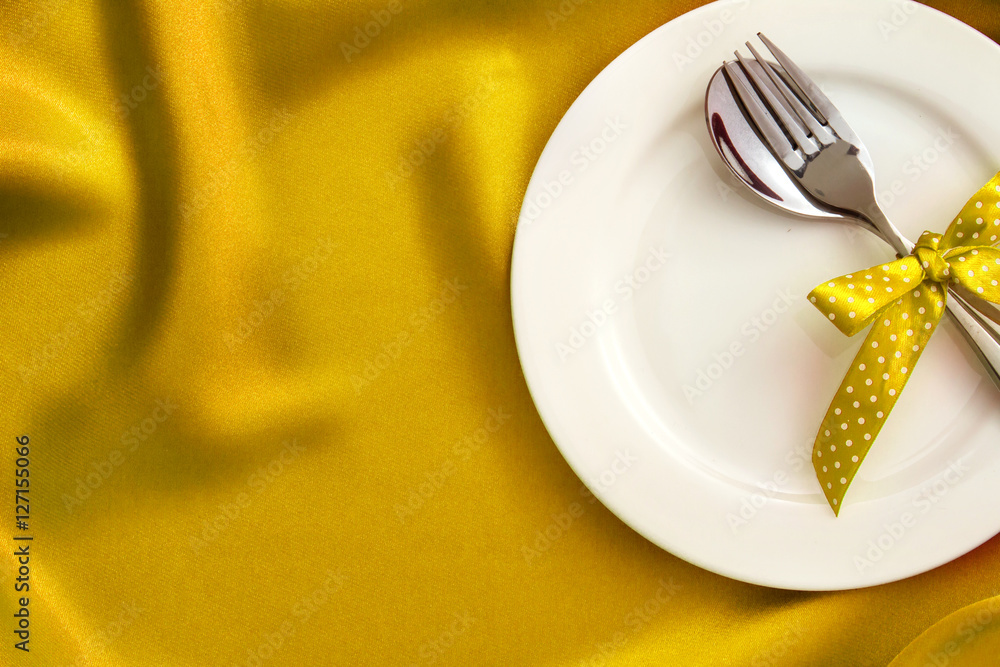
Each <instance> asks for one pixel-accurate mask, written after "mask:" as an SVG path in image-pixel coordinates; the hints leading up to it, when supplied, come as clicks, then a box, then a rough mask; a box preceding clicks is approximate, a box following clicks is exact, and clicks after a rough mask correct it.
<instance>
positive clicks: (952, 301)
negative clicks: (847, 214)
mask: <svg viewBox="0 0 1000 667" xmlns="http://www.w3.org/2000/svg"><path fill="white" fill-rule="evenodd" d="M867 217H868V220H869V222H871V224H872V225H873V226H874V228H875V230H874V231H876V232H877V233H878V235H879V236H881V237H882V238H883V239H884V240H885V241H886V242H887V243H889V245H891V246H892V247H893V249H894V250H895V251H896V253H897V254H898V255H899V256H900V257H904V256H906V255H909V254H910V253H912V252H913V243H911V242H910V241H909V240H908V239H907V238H906V237H905V236H903V235H902V234H901V233H900V231H899V230H898V229H896V227H895V225H893V224H892V222H890V221H889V218H888V217H886V215H885V212H884V211H882V208H881V207H879V206H878V205H877V204H876V205H875V206H873V207H872V208H870V209H868V216H867ZM947 304H948V305H947V308H948V314H949V315H951V317H952V319H953V320H955V322H957V323H958V325H959V329H960V330H961V331H962V335H963V336H965V339H966V340H967V341H969V345H971V346H972V349H973V351H974V352H975V353H976V356H977V357H979V360H980V361H981V362H982V364H983V366H984V367H985V368H986V374H987V375H989V376H990V379H991V380H993V383H994V384H995V385H996V386H997V387H1000V325H998V323H997V322H995V321H993V320H991V319H989V318H988V317H984V316H983V315H982V314H981V313H979V312H978V311H977V310H976V309H975V308H974V307H973V306H972V305H971V304H970V303H969V301H968V300H966V299H965V297H963V296H962V295H961V294H959V293H958V291H957V290H955V288H954V287H952V286H951V285H949V286H948V302H947Z"/></svg>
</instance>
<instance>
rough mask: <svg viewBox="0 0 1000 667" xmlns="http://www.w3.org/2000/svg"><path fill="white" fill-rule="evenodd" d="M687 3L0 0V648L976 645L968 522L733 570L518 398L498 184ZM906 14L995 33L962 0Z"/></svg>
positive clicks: (997, 576)
mask: <svg viewBox="0 0 1000 667" xmlns="http://www.w3.org/2000/svg"><path fill="white" fill-rule="evenodd" d="M699 4H701V3H700V2H698V1H697V0H665V1H664V0H659V1H655V2H654V1H652V0H639V1H638V2H633V3H629V4H628V6H627V7H626V6H625V5H623V4H621V3H614V2H607V1H603V0H572V1H570V0H564V1H563V2H561V3H560V2H557V0H551V1H546V0H530V1H529V0H510V1H508V2H495V1H488V0H479V1H476V2H470V1H468V0H463V1H459V0H425V1H423V2H420V1H418V0H350V1H345V2H333V1H329V2H320V1H318V0H206V1H205V2H166V1H164V0H135V1H134V2H112V1H111V0H104V1H103V2H89V1H86V0H81V1H79V2H69V1H68V0H22V1H16V2H15V1H14V0H6V1H5V2H3V3H2V11H0V109H2V116H0V117H2V122H0V267H2V270H0V322H2V331H3V354H2V355H0V373H2V375H0V377H2V382H3V386H4V387H5V390H6V391H5V394H4V396H5V400H4V401H3V405H2V409H0V434H2V437H3V438H4V439H5V442H6V445H5V447H4V449H3V467H2V469H3V484H4V486H5V488H7V489H8V493H7V495H6V496H5V497H7V500H5V501H4V503H3V512H4V514H3V517H4V518H3V526H4V538H5V542H4V549H3V550H4V553H5V554H6V557H5V558H4V560H3V562H4V569H3V572H2V573H0V584H2V590H3V594H2V595H0V617H2V618H3V619H4V620H2V621H0V630H2V632H0V636H2V637H4V645H3V646H2V648H0V652H2V653H3V655H4V657H3V659H2V661H0V662H2V664H17V665H46V666H49V665H55V666H65V665H74V666H84V665H129V666H131V667H138V666H146V665H149V666H150V667H153V666H156V667H163V666H168V667H172V666H187V665H223V666H226V667H229V666H231V665H240V666H243V665H352V666H354V665H430V664H438V665H537V666H552V667H555V666H556V665H646V664H661V665H680V664H683V665H706V666H708V665H712V666H717V665H885V664H888V663H889V662H890V661H892V660H893V659H894V658H896V657H897V656H898V659H897V660H896V662H895V663H893V664H894V666H909V665H922V664H924V663H925V662H927V661H929V660H930V658H929V657H928V656H937V655H938V654H941V655H944V656H945V657H947V659H948V660H949V661H950V662H948V663H947V664H950V665H955V664H982V663H979V662H973V661H974V660H977V657H976V656H981V655H997V654H998V653H1000V650H998V649H997V646H998V642H997V633H996V631H995V628H996V624H995V622H994V620H993V618H994V617H995V615H996V614H997V612H998V611H1000V609H998V601H997V599H996V598H995V597H994V596H996V595H998V594H1000V590H998V586H1000V540H997V539H994V540H992V541H990V542H988V543H986V544H985V545H983V546H982V547H980V548H978V549H976V550H975V551H973V552H971V553H969V554H967V555H966V556H964V557H962V558H959V559H957V560H955V561H954V562H951V563H948V564H946V565H944V566H942V567H940V568H938V569H935V570H933V571H931V572H928V573H926V574H924V575H921V576H918V577H914V578H912V579H908V580H905V581H901V582H898V583H894V584H890V585H886V586H881V587H878V588H873V589H866V590H859V591H849V592H842V593H835V594H809V593H795V592H788V591H780V590H772V589H767V588H762V587H758V586H752V585H747V584H744V583H740V582H737V581H733V580H730V579H726V578H724V577H721V576H718V575H715V574H712V573H710V572H707V571H704V570H701V569H699V568H698V567H695V566H693V565H690V564H688V563H686V562H684V561H683V560H680V559H678V558H676V557H674V556H672V555H670V554H669V553H666V552H664V551H662V550H660V549H659V548H657V547H655V546H654V545H652V544H650V543H649V542H647V541H646V540H645V539H643V538H642V537H641V536H639V535H638V534H636V533H635V532H634V531H632V530H631V529H630V528H628V527H627V526H626V525H625V524H623V523H622V522H621V521H619V520H618V519H617V518H615V517H614V516H613V515H612V514H611V513H610V512H609V511H607V510H606V509H605V508H604V507H603V506H602V505H601V504H600V503H599V502H597V501H595V499H594V498H593V497H592V496H589V495H588V494H587V493H585V492H583V491H582V490H581V489H582V485H581V482H580V480H579V479H577V477H576V476H575V475H574V474H573V472H572V471H571V470H570V468H569V467H568V466H567V464H566V463H565V461H564V460H563V458H562V457H561V456H560V455H559V452H558V450H557V449H556V448H555V446H554V445H553V443H552V441H551V439H550V438H549V436H548V434H547V433H546V430H545V428H544V426H543V424H542V422H541V420H540V419H539V416H538V414H537V412H536V411H535V409H534V406H533V404H532V402H531V399H530V396H529V394H528V391H527V388H526V386H525V383H524V379H523V376H522V374H521V371H520V368H519V365H518V359H517V354H516V350H515V346H514V339H513V332H512V324H511V317H510V292H509V287H508V284H509V266H510V253H511V245H512V240H513V235H514V230H515V226H516V220H517V213H518V211H519V208H520V205H521V200H522V197H523V195H524V191H525V188H526V186H527V183H528V179H529V178H530V175H531V172H532V168H533V166H534V164H535V162H536V160H537V159H538V156H539V154H540V153H541V150H542V148H543V147H544V145H545V142H546V141H547V139H548V137H549V135H550V134H551V132H552V131H553V129H554V128H555V127H556V125H557V123H558V122H559V120H560V118H561V117H562V115H563V114H564V113H565V111H566V109H567V108H568V107H569V105H570V104H571V103H572V102H573V100H574V99H575V98H576V96H577V95H578V94H579V93H580V92H581V91H582V90H583V88H584V87H585V86H586V85H587V83H588V82H589V81H590V80H591V79H592V78H593V77H594V76H596V75H597V73H598V72H600V71H601V70H602V69H603V68H604V67H605V66H606V65H607V64H608V63H609V62H610V61H611V60H612V59H613V58H614V57H615V56H617V55H618V54H620V53H621V52H622V51H624V50H625V49H626V48H627V47H628V46H630V45H631V44H633V43H634V42H636V41H637V40H638V39H639V38H641V37H642V36H643V35H645V34H647V33H649V32H650V31H651V30H653V29H654V28H656V27H658V26H659V25H662V24H663V23H666V22H667V21H669V20H671V19H673V18H675V17H677V16H679V15H681V14H682V13H684V12H686V11H688V10H690V9H693V8H694V7H696V6H697V5H699ZM930 4H932V5H934V6H936V7H939V8H941V9H943V10H945V11H949V12H951V13H953V14H954V15H956V16H957V17H959V18H961V19H962V20H964V21H966V22H969V23H970V24H972V25H973V26H975V27H977V28H979V29H980V30H982V31H984V32H985V33H986V34H988V35H991V36H993V37H994V38H996V37H998V36H1000V7H997V6H996V5H995V3H992V2H988V1H986V0H968V1H963V2H957V1H952V0H934V1H933V2H931V3H930ZM669 69H670V65H669V64H666V65H665V70H669ZM23 436H26V437H27V438H28V442H29V444H28V445H27V447H28V450H29V452H28V453H29V456H27V457H25V458H27V459H28V460H29V462H30V463H29V464H28V469H29V470H30V481H31V484H30V511H29V512H28V515H27V516H28V517H29V518H28V519H27V521H26V525H27V528H25V529H21V528H17V527H16V524H15V508H14V503H13V500H14V497H13V496H14V491H13V488H12V487H14V479H15V472H14V471H15V470H16V469H20V468H19V467H18V466H19V464H18V463H17V460H18V459H17V456H18V455H17V454H16V448H17V447H18V445H17V443H16V441H15V438H17V437H23ZM19 536H20V537H27V536H31V537H32V538H33V540H31V541H30V542H28V541H27V540H23V541H15V540H14V539H13V538H14V537H19ZM26 543H27V544H30V547H27V548H28V549H29V550H30V557H25V558H27V560H28V561H29V562H28V564H27V565H26V567H28V568H29V570H30V574H29V575H28V577H29V580H28V581H27V582H26V583H29V584H30V591H28V592H26V593H25V592H19V591H17V590H16V589H15V584H16V583H17V582H16V579H17V573H18V572H19V569H18V568H19V567H20V566H21V561H20V560H19V558H21V557H19V556H16V555H15V550H16V549H18V548H21V547H19V546H17V545H22V546H23V545H24V544H26ZM25 596H28V597H29V598H30V603H29V604H28V605H27V606H26V607H24V606H22V605H21V603H20V598H22V597H25ZM25 608H26V609H28V610H29V612H30V621H29V627H30V644H29V645H28V646H29V647H30V652H29V653H24V652H22V651H20V650H18V649H16V648H15V647H14V643H15V641H16V639H17V636H16V635H15V634H14V630H15V629H17V622H18V619H17V618H16V617H15V613H19V611H20V610H21V609H25ZM956 613H957V614H959V616H953V614H956ZM963 613H964V614H965V615H964V616H962V614H963ZM970 619H971V620H970ZM949 642H952V643H953V644H954V645H952V644H949ZM911 643H912V646H910V648H907V646H909V645H911ZM991 651H992V653H991ZM963 660H964V661H965V662H964V663H963V662H962V661H963ZM932 664H933V663H932Z"/></svg>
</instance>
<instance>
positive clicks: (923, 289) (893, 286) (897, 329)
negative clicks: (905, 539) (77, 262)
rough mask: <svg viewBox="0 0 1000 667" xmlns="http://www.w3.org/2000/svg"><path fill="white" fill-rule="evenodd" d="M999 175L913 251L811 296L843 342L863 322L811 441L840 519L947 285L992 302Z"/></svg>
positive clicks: (997, 299)
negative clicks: (862, 335)
mask: <svg viewBox="0 0 1000 667" xmlns="http://www.w3.org/2000/svg"><path fill="white" fill-rule="evenodd" d="M998 240H1000V174H997V175H996V176H994V177H993V180H991V181H990V182H989V183H988V184H987V185H986V186H984V187H983V189H982V190H980V191H979V192H978V193H977V195H976V196H975V197H973V198H972V199H971V200H970V201H969V203H968V204H966V206H965V208H964V209H962V212H961V213H960V214H959V217H958V218H956V219H955V221H954V222H952V224H951V226H950V227H949V228H948V230H947V231H946V232H945V233H944V234H943V235H942V234H935V233H932V232H924V233H923V234H922V235H921V236H920V240H919V241H918V242H917V245H916V247H915V248H914V249H913V254H912V255H908V256H907V257H904V258H902V259H897V260H896V261H894V262H889V263H888V264H882V265H881V266H876V267H873V268H871V269H868V270H867V271H862V272H860V273H853V274H850V275H846V276H843V277H841V278H836V279H834V280H831V281H829V282H828V283H825V284H823V285H820V286H819V287H817V288H816V289H814V290H813V291H812V292H811V293H810V294H809V300H810V301H811V302H812V303H813V304H814V305H815V306H816V307H817V308H818V309H819V310H820V311H821V312H822V313H823V314H824V315H826V316H827V317H828V318H829V319H830V321H831V322H833V324H834V325H836V326H837V328H838V329H840V330H841V331H842V332H843V333H845V334H847V335H848V336H853V335H855V334H856V333H858V332H860V331H862V330H863V329H864V328H865V327H868V326H871V330H870V331H869V332H868V337H867V338H866V339H865V342H864V344H863V345H862V346H861V350H860V351H859V352H858V355H857V356H856V357H855V358H854V361H853V362H852V363H851V368H850V370H848V372H847V376H846V377H845V378H844V381H843V383H842V384H841V385H840V389H838V390H837V395H836V396H835V397H834V399H833V402H832V403H831V404H830V409H829V410H828V411H827V413H826V417H825V418H824V419H823V424H822V425H821V426H820V428H819V433H818V434H817V435H816V442H815V444H814V445H813V467H814V468H815V469H816V476H817V478H818V479H819V481H820V484H821V485H822V487H823V492H824V493H825V494H826V499H827V501H828V502H829V503H830V507H832V508H833V511H834V513H835V514H837V515H839V514H840V508H841V506H842V505H843V502H844V495H845V494H846V493H847V489H848V487H849V486H850V485H851V482H852V481H853V480H854V477H855V475H857V473H858V469H859V468H860V467H861V462H862V461H864V458H865V455H866V454H867V453H868V450H869V449H870V448H871V446H872V443H873V442H874V441H875V438H877V437H878V434H879V431H880V430H881V429H882V425H883V424H884V423H885V420H886V418H887V417H888V416H889V413H890V412H891V411H892V408H893V406H894V405H895V404H896V400H897V399H898V398H899V395H900V393H901V392H902V391H903V387H905V386H906V381H907V379H909V377H910V375H911V373H912V372H913V367H914V365H916V363H917V360H918V359H919V358H920V355H921V353H922V352H923V350H924V346H925V345H926V344H927V341H928V340H929V339H930V337H931V335H932V334H933V333H934V330H935V328H936V327H937V324H938V322H939V321H940V319H941V316H942V315H943V314H944V311H945V303H946V302H947V299H948V290H947V286H948V283H950V282H953V283H957V284H959V285H961V286H962V287H964V288H966V289H967V290H968V291H970V292H971V293H973V294H977V295H979V296H980V297H982V298H983V299H986V300H988V301H992V302H994V303H1000V286H998V281H1000V249H998V248H997V247H995V246H996V244H997V241H998Z"/></svg>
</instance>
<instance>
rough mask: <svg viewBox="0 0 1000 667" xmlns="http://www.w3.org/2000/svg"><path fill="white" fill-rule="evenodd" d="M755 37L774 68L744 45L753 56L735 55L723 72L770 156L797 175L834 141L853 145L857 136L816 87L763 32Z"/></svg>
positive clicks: (748, 44) (856, 141) (750, 46)
mask: <svg viewBox="0 0 1000 667" xmlns="http://www.w3.org/2000/svg"><path fill="white" fill-rule="evenodd" d="M758 36H759V37H760V39H761V41H762V42H763V43H764V45H765V46H766V47H767V50H768V51H769V52H770V53H771V55H772V56H773V57H774V59H775V60H776V61H777V64H775V63H772V62H770V61H768V60H767V59H766V58H764V57H763V56H762V55H761V54H760V52H759V51H758V50H757V49H756V48H754V46H753V44H751V43H750V42H747V44H746V45H747V48H748V49H749V50H750V53H751V54H752V56H753V57H752V58H744V57H743V55H742V54H740V53H739V52H736V61H735V62H733V61H730V62H727V63H725V65H724V70H725V73H726V75H727V77H728V79H729V82H730V85H731V86H732V88H733V90H734V91H735V93H736V95H737V96H738V97H739V99H740V101H741V102H742V103H743V106H744V107H745V108H746V110H747V112H748V113H749V115H750V116H751V118H753V121H754V123H755V124H756V126H757V127H758V128H759V129H760V132H761V134H762V135H763V136H764V139H765V141H767V143H768V144H770V146H771V149H772V150H773V151H774V152H775V154H776V155H777V156H778V157H779V158H780V159H781V160H782V161H783V162H784V163H785V164H786V166H787V167H788V168H789V169H792V170H793V171H797V170H798V169H800V168H801V167H802V166H804V165H805V163H806V161H807V160H809V159H810V158H812V157H814V156H815V155H816V154H817V153H818V152H819V151H820V150H821V149H822V148H823V147H825V146H829V145H830V144H832V143H834V141H836V139H837V138H840V139H842V140H844V141H847V142H850V143H851V144H854V145H857V144H858V143H859V140H858V138H857V136H856V135H855V134H854V132H853V131H852V130H851V128H850V126H848V125H847V123H846V122H845V121H844V120H843V117H842V116H841V115H840V113H839V112H838V111H837V108H836V107H835V106H834V105H833V103H832V102H831V101H830V99H829V98H828V97H827V96H826V95H825V94H824V93H823V91H821V90H820V88H819V86H818V85H816V83H815V82H814V81H813V80H812V79H811V78H809V76H807V75H806V73H805V72H803V71H802V69H801V68H800V67H799V66H798V65H796V64H795V63H794V62H793V61H792V60H791V59H790V58H789V57H788V56H787V55H785V53H784V52H783V51H782V50H781V49H779V48H778V47H777V46H775V45H774V43H773V42H772V41H771V40H769V39H768V38H767V37H766V36H764V34H763V33H758Z"/></svg>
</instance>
